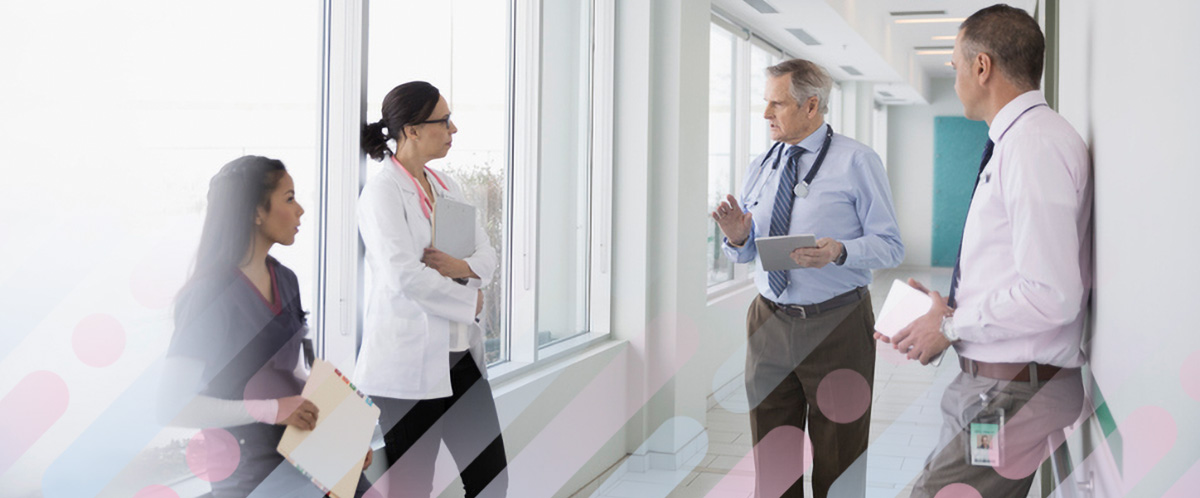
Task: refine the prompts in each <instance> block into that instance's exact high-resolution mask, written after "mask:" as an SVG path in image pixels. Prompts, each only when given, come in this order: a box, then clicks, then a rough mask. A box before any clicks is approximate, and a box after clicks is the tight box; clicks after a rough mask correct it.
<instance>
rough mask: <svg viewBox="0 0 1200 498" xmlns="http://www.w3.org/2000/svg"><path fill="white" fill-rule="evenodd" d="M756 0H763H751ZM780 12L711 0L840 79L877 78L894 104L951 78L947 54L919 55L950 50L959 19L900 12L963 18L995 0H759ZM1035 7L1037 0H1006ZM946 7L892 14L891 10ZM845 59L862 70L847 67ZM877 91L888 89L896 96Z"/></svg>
mask: <svg viewBox="0 0 1200 498" xmlns="http://www.w3.org/2000/svg"><path fill="white" fill-rule="evenodd" d="M750 1H751V2H756V1H758V0H750ZM761 1H762V2H765V3H766V4H767V5H769V6H770V7H772V8H774V9H775V10H777V11H778V12H777V13H770V14H764V13H760V12H759V11H758V10H756V9H755V8H753V7H752V6H751V5H750V4H749V3H747V0H712V5H713V7H714V8H715V9H717V10H718V11H720V12H721V13H723V14H724V15H726V16H728V17H731V18H733V20H734V21H735V22H737V23H739V24H742V25H744V26H746V27H748V28H749V29H750V30H751V31H753V32H755V33H756V34H759V35H760V36H762V37H763V38H765V39H767V40H769V41H771V42H772V43H774V44H776V45H778V46H780V48H783V49H784V50H786V51H787V52H789V53H791V54H793V55H795V56H798V57H803V58H806V59H810V60H812V61H814V62H817V63H818V64H821V65H823V66H825V67H826V68H827V69H828V70H829V72H830V73H831V74H832V75H833V77H834V79H837V80H839V81H847V80H851V81H853V80H862V81H870V82H874V83H875V90H876V99H878V100H879V101H881V102H883V103H887V104H892V105H903V104H915V103H925V102H927V101H928V94H927V88H928V87H929V79H930V78H950V77H953V75H954V71H953V70H951V69H950V67H949V66H947V65H946V63H948V62H950V55H949V54H948V53H947V54H932V55H918V54H917V50H918V49H919V48H926V47H930V48H941V49H943V50H950V49H952V48H953V46H954V40H953V39H951V40H934V39H933V37H935V36H954V35H955V34H956V33H957V31H958V22H944V23H919V24H910V23H897V22H895V21H896V20H899V19H931V18H942V19H958V18H965V17H967V16H969V15H971V14H972V13H974V12H975V11H977V10H979V9H982V8H984V7H987V6H989V5H992V4H994V3H997V0H761ZM1003 1H1005V2H1006V3H1008V4H1009V5H1012V6H1014V7H1018V8H1023V9H1026V10H1028V11H1029V12H1031V13H1032V12H1033V11H1034V9H1035V7H1036V6H1037V4H1038V3H1039V0H1003ZM922 11H926V12H927V11H935V12H936V11H944V14H943V13H938V14H924V15H905V16H894V15H892V13H894V12H922ZM789 28H800V29H803V30H804V31H806V32H808V34H810V35H811V36H812V37H813V38H815V39H816V40H817V41H818V42H819V45H807V44H805V43H803V42H801V41H800V40H799V39H797V38H796V37H795V36H793V35H792V34H791V33H789V32H788V31H787V30H788V29H789ZM842 66H851V67H853V68H855V69H857V70H858V71H859V72H861V73H862V75H861V76H856V75H852V74H849V73H848V72H847V71H845V70H843V69H842ZM880 92H885V93H888V94H891V95H892V96H891V97H888V96H885V95H882V94H881V93H880Z"/></svg>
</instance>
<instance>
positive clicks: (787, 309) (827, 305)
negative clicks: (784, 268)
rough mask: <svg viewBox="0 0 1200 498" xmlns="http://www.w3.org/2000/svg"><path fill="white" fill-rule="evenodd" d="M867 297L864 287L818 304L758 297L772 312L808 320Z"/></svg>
mask: <svg viewBox="0 0 1200 498" xmlns="http://www.w3.org/2000/svg"><path fill="white" fill-rule="evenodd" d="M866 295H867V288H866V287H865V286H864V287H859V288H857V289H854V290H851V291H849V292H845V293H842V294H838V295H836V296H833V297H831V298H829V299H828V300H825V301H822V302H819V303H816V304H779V303H777V302H775V301H772V300H770V299H767V298H766V297H764V296H762V295H761V294H760V295H759V296H758V297H760V298H762V300H763V301H766V302H767V306H769V307H770V308H771V310H772V311H782V312H784V313H787V314H788V316H793V317H799V318H808V317H810V316H816V315H819V314H821V313H824V312H826V311H829V310H832V309H836V308H841V307H842V306H845V305H847V304H853V303H857V302H858V301H859V300H860V299H862V298H863V296H866Z"/></svg>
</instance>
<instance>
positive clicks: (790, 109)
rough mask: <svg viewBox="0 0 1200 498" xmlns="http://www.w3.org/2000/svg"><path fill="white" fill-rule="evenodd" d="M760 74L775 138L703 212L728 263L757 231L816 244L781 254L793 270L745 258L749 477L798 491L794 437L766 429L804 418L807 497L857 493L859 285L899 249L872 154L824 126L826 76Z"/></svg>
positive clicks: (800, 423) (861, 437)
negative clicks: (738, 186) (720, 238)
mask: <svg viewBox="0 0 1200 498" xmlns="http://www.w3.org/2000/svg"><path fill="white" fill-rule="evenodd" d="M767 74H768V78H767V86H766V95H765V99H766V101H767V109H766V112H765V113H764V114H763V117H764V118H766V119H767V121H769V122H770V125H771V138H772V139H773V140H775V141H776V144H775V145H774V146H772V147H771V150H769V151H768V152H767V153H765V154H763V155H762V156H760V157H759V158H758V159H756V160H755V161H754V162H753V163H751V165H750V170H749V172H748V174H747V175H746V183H745V185H744V186H743V189H742V196H741V199H740V201H739V200H738V199H736V198H734V197H733V196H732V195H730V196H728V197H727V199H726V200H725V201H724V202H722V203H721V205H720V206H718V207H717V208H716V210H715V211H713V213H712V216H713V219H714V220H716V222H717V224H718V225H719V226H720V227H721V230H722V231H723V232H724V234H725V247H724V250H725V252H726V253H727V254H728V255H729V256H730V258H731V259H734V260H735V261H737V262H738V263H748V262H750V261H753V260H755V259H756V256H757V255H758V250H757V247H756V245H755V239H756V238H759V237H767V236H777V235H797V234H813V235H815V236H816V237H817V246H816V247H812V248H799V249H796V250H794V251H792V253H791V258H792V260H794V261H795V262H796V264H798V265H799V266H800V268H798V269H794V270H784V271H770V272H768V271H763V267H762V264H761V263H759V264H756V271H755V273H754V281H755V284H756V285H757V286H758V290H759V294H760V295H759V296H758V297H757V298H756V299H755V300H754V302H753V303H751V305H750V310H749V312H748V314H747V319H746V322H747V329H748V334H749V344H748V346H747V353H746V393H747V396H748V398H749V404H750V407H751V410H750V427H751V432H752V435H753V438H754V444H755V468H756V476H757V479H756V480H757V483H756V484H757V487H758V492H759V494H760V495H763V494H770V495H773V496H780V495H781V494H782V496H789V497H790V496H803V486H802V484H803V480H802V479H799V478H798V476H800V473H801V472H803V468H804V462H803V461H801V459H800V458H799V457H798V455H800V454H801V453H800V452H799V451H798V448H795V449H788V448H785V449H784V450H783V451H780V450H779V445H778V444H775V443H776V442H778V441H793V440H794V439H788V438H787V437H785V436H787V434H789V429H785V430H783V431H778V432H776V433H775V434H772V431H774V430H775V429H777V428H781V427H786V426H790V427H793V428H796V429H801V430H804V429H805V423H806V422H807V431H806V432H807V434H808V436H809V438H810V439H811V440H812V445H813V455H814V457H813V460H814V462H813V476H812V484H813V493H814V495H816V496H818V497H824V496H839V497H842V496H862V495H863V494H864V493H865V483H864V479H865V475H866V472H865V471H866V454H865V453H866V449H867V441H868V436H869V434H870V427H869V424H870V419H871V410H870V403H871V386H872V384H873V381H874V376H875V342H874V340H873V336H872V334H873V332H874V328H875V317H874V313H873V312H872V309H871V299H870V295H869V293H868V292H867V285H868V284H870V283H871V270H874V269H878V268H890V267H894V266H896V265H897V264H899V263H900V261H901V260H902V259H903V258H904V245H903V244H902V243H901V241H900V230H899V228H897V226H896V213H895V209H894V208H893V206H892V195H891V190H890V188H889V186H888V181H887V174H886V173H885V171H884V169H883V163H882V161H880V159H879V155H878V154H876V153H875V152H874V151H872V150H871V149H870V148H869V147H867V146H866V145H863V144H861V143H858V142H856V141H854V140H852V139H850V138H848V137H845V136H843V135H839V134H836V133H833V132H832V130H831V129H830V127H829V125H827V124H825V122H824V119H823V117H822V115H823V114H825V113H826V112H828V108H829V102H828V101H829V92H830V89H831V88H832V86H833V80H832V79H831V78H830V77H829V73H827V72H826V71H825V70H824V69H822V68H821V67H820V66H818V65H816V64H814V63H812V62H809V61H806V60H800V59H794V60H790V61H785V62H783V63H780V64H778V65H776V66H773V67H770V68H768V69H767ZM743 207H744V209H743ZM790 431H791V432H790V433H791V434H795V433H796V431H795V430H794V429H792V430H790ZM760 442H763V443H762V444H761V445H760ZM787 446H789V447H791V446H794V445H790V444H789V445H787Z"/></svg>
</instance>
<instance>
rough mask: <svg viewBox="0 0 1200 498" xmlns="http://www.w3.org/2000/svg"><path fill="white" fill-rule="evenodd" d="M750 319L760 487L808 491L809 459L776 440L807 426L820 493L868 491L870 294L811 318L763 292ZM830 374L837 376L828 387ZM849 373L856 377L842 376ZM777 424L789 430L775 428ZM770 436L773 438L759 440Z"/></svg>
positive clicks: (749, 375) (769, 492)
mask: <svg viewBox="0 0 1200 498" xmlns="http://www.w3.org/2000/svg"><path fill="white" fill-rule="evenodd" d="M746 325H747V329H748V330H749V334H750V337H749V344H748V345H747V348H746V395H747V397H748V401H749V405H750V431H751V435H752V437H753V440H754V445H755V450H754V467H755V476H756V479H755V480H756V483H755V484H756V489H757V491H756V495H757V496H784V497H802V496H804V487H803V484H804V483H803V480H802V479H799V478H798V477H799V476H800V472H801V471H802V469H803V468H804V467H805V462H803V460H802V458H800V457H799V453H798V452H797V451H792V450H791V449H789V448H782V449H781V448H779V447H778V446H777V445H773V444H771V443H772V441H770V440H771V439H772V438H773V437H776V436H778V435H787V434H789V433H791V434H796V433H797V431H798V430H806V432H807V435H808V437H809V439H811V440H812V446H813V468H812V483H813V494H814V495H815V496H817V497H819V498H824V497H825V496H836V497H839V498H840V497H856V496H863V495H864V494H865V493H866V464H867V458H866V450H867V443H868V440H869V439H868V438H869V437H870V421H871V407H870V406H871V405H870V403H871V389H872V386H873V385H874V381H875V339H874V338H873V337H872V334H873V332H874V329H875V315H874V313H873V312H872V309H871V297H870V295H869V294H868V295H867V296H866V297H864V298H863V299H861V300H859V301H858V302H856V303H852V304H849V305H846V306H843V307H840V308H835V309H833V310H829V311H826V312H823V313H821V314H819V315H816V316H810V317H807V318H800V317H793V316H790V315H788V314H787V313H784V312H783V311H776V310H772V309H771V305H770V303H768V302H767V301H766V299H765V298H763V297H762V296H759V297H758V298H756V299H755V300H754V302H753V303H751V305H750V310H749V312H748V314H747V317H746ZM830 374H834V375H832V376H830ZM827 377H829V378H830V379H831V382H830V383H828V384H826V385H825V390H824V391H823V392H822V391H821V387H822V381H824V380H826V378H827ZM855 377H857V378H855ZM847 378H849V379H851V380H852V381H853V382H850V383H849V384H844V383H842V382H835V380H840V379H847ZM860 379H861V380H860ZM864 382H865V386H864V385H863V384H864ZM843 387H850V389H843ZM831 388H832V390H833V391H834V392H832V393H830V390H831ZM822 403H824V404H823V405H822ZM859 413H861V415H860V414H859ZM806 424H807V427H806ZM776 429H782V430H781V431H780V432H778V433H776V435H772V434H771V433H772V431H775V430H776ZM763 439H768V441H767V443H765V444H762V445H760V444H759V443H760V442H762V441H763ZM788 441H789V442H788V443H787V446H795V445H798V444H800V443H799V442H798V441H795V442H794V438H791V439H788ZM773 446H774V447H773ZM797 449H798V448H797ZM784 481H786V482H784Z"/></svg>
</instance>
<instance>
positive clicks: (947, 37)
mask: <svg viewBox="0 0 1200 498" xmlns="http://www.w3.org/2000/svg"><path fill="white" fill-rule="evenodd" d="M955 38H957V37H956V36H955V35H945V36H935V37H933V39H934V40H936V41H941V40H953V39H955Z"/></svg>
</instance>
